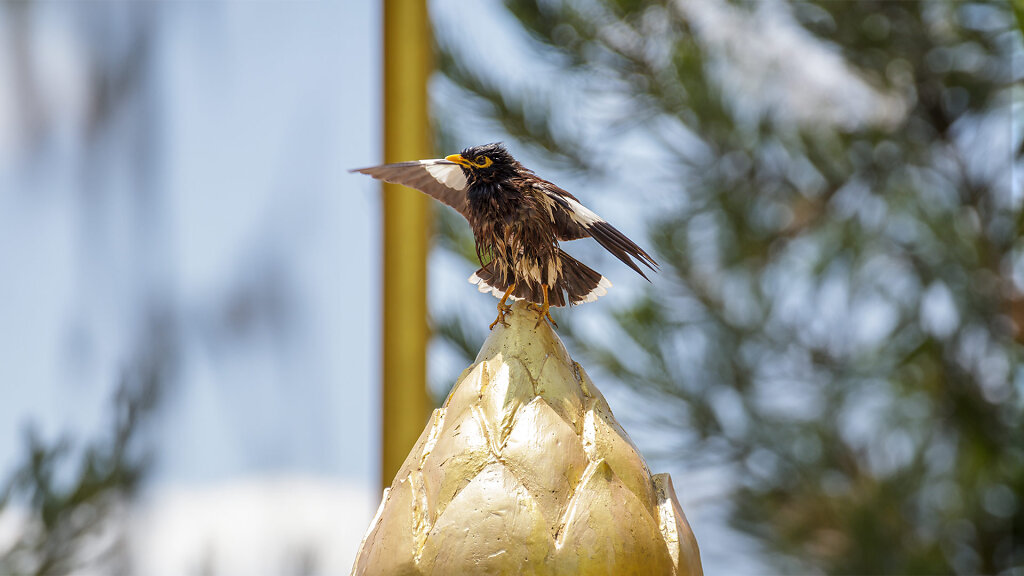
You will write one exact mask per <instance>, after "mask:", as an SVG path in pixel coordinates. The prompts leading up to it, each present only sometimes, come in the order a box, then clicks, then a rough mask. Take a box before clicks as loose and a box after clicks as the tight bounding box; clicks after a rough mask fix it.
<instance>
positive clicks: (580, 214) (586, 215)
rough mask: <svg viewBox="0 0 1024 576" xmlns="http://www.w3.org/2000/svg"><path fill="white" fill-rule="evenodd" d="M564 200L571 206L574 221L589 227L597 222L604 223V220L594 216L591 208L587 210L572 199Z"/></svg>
mask: <svg viewBox="0 0 1024 576" xmlns="http://www.w3.org/2000/svg"><path fill="white" fill-rule="evenodd" d="M562 199H563V200H565V202H566V203H567V204H569V209H570V210H571V214H572V219H573V220H575V221H577V222H579V223H580V224H582V225H584V226H588V227H589V226H590V225H591V224H593V223H595V222H604V218H601V217H600V216H598V215H597V214H594V212H593V211H592V210H591V209H590V208H587V207H586V206H584V205H583V204H580V203H579V202H577V201H575V200H573V199H572V198H562Z"/></svg>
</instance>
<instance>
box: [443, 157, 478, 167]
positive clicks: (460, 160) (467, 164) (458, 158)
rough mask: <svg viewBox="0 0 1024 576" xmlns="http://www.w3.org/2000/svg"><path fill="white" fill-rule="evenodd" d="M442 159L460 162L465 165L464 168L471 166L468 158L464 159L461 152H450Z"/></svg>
mask: <svg viewBox="0 0 1024 576" xmlns="http://www.w3.org/2000/svg"><path fill="white" fill-rule="evenodd" d="M444 159H445V160H447V161H449V162H455V163H456V164H461V165H462V166H465V167H466V168H472V167H473V165H472V164H471V163H470V161H469V160H466V159H465V158H463V157H462V154H452V155H451V156H445V157H444Z"/></svg>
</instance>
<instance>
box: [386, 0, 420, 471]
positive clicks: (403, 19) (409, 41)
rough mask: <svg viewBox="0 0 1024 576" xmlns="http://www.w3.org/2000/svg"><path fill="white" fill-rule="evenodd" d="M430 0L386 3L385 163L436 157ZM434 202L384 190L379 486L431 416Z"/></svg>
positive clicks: (404, 190)
mask: <svg viewBox="0 0 1024 576" xmlns="http://www.w3.org/2000/svg"><path fill="white" fill-rule="evenodd" d="M430 69H431V42H430V20H429V19H428V17H427V5H426V0H384V161H385V162H400V161H404V160H416V159H420V158H430V157H431V156H432V154H431V148H432V146H431V136H430V121H429V118H428V115H427V79H428V76H429V74H430ZM428 201H429V198H427V197H426V195H424V194H422V193H420V192H417V191H414V190H410V189H408V188H403V187H401V186H395V185H392V184H384V198H383V213H384V269H383V271H384V301H383V304H384V311H383V316H384V317H383V336H384V342H383V362H384V366H383V385H382V394H381V403H382V406H383V414H382V420H381V426H382V438H381V445H382V452H383V455H382V462H381V483H382V485H383V486H388V485H390V484H391V480H392V479H393V478H394V476H395V474H396V473H397V472H398V469H399V467H400V466H401V465H402V462H403V461H404V460H405V457H406V456H407V455H408V454H409V450H410V449H411V448H412V447H413V444H415V443H416V439H417V437H418V436H419V434H420V431H421V430H422V429H423V423H424V421H425V420H426V417H427V415H428V414H429V412H430V408H431V406H430V402H429V401H428V398H427V389H426V349H427V320H426V318H427V298H426V289H427V281H426V277H427V240H428V233H429V224H430V221H429V218H430V212H429V208H430V207H429V205H428Z"/></svg>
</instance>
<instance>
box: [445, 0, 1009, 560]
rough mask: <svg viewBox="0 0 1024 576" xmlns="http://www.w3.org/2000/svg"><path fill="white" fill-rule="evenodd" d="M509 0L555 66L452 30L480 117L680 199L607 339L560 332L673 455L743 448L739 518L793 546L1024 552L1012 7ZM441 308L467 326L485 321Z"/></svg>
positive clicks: (556, 161) (732, 510) (735, 494)
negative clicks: (641, 410) (618, 385)
mask: <svg viewBox="0 0 1024 576" xmlns="http://www.w3.org/2000/svg"><path fill="white" fill-rule="evenodd" d="M504 4H505V8H506V9H507V11H508V13H509V14H511V16H512V17H513V18H512V20H513V21H514V22H515V23H516V25H517V26H518V27H519V28H521V30H522V31H525V32H526V34H527V35H528V36H529V38H530V39H531V41H530V42H531V45H532V47H533V48H534V49H536V51H537V52H536V55H537V58H536V60H537V61H538V62H542V63H543V66H544V67H545V70H548V72H545V73H544V74H545V75H544V76H543V77H542V78H540V80H539V81H538V82H537V83H533V84H531V85H530V86H529V88H527V89H524V88H523V86H521V85H517V84H516V83H515V82H511V81H509V80H508V79H507V78H503V77H502V76H501V74H500V72H499V70H498V69H496V68H495V67H492V66H490V65H489V64H490V61H491V60H490V59H489V58H488V57H487V55H486V54H485V55H484V56H485V57H484V58H481V57H479V56H480V52H481V50H480V47H472V46H468V45H466V40H465V39H463V38H460V37H459V36H458V35H456V34H444V28H443V27H441V30H440V32H441V34H440V35H439V36H440V37H439V53H440V58H439V62H440V64H441V70H442V73H443V77H444V79H445V81H446V82H447V83H448V84H449V85H450V86H452V87H455V89H457V90H459V91H460V96H462V97H464V98H462V100H464V101H460V104H459V111H458V113H459V115H460V118H459V119H462V120H464V119H465V118H466V117H467V116H471V117H475V118H478V119H481V120H486V121H494V122H496V123H497V125H499V126H500V127H501V128H502V129H503V131H504V132H506V133H507V134H508V136H509V137H510V139H514V140H515V141H517V144H519V145H520V146H521V147H523V148H525V149H527V150H529V151H531V152H533V153H534V154H535V155H537V156H542V157H543V158H544V159H545V160H547V161H548V163H549V164H548V166H549V167H550V169H549V170H548V171H547V173H546V174H543V172H544V171H543V170H542V175H544V176H546V177H548V178H551V179H553V180H555V181H556V182H558V181H559V178H558V175H557V174H553V173H552V172H554V171H555V170H557V169H558V168H561V169H562V170H563V174H568V173H570V172H572V171H575V172H576V173H577V174H581V173H582V174H584V175H585V177H587V178H590V179H591V181H592V182H594V183H595V184H597V185H601V184H605V185H611V184H621V183H623V182H626V183H628V185H629V189H628V190H624V191H623V194H629V195H631V196H632V195H635V194H637V193H638V192H639V191H643V190H649V191H650V190H654V191H658V194H660V196H659V195H658V194H651V193H650V192H648V193H646V195H644V196H642V197H643V198H644V199H645V201H650V202H653V203H654V205H655V206H654V208H655V209H654V210H648V212H652V213H653V215H651V216H650V217H649V218H648V220H647V222H646V225H647V229H648V233H649V244H651V245H653V246H654V248H655V250H656V253H657V254H656V257H657V258H658V259H659V261H660V262H661V263H662V265H663V268H662V273H661V274H659V275H658V276H657V277H656V278H655V279H654V283H653V285H651V286H649V287H646V288H645V289H644V290H643V291H642V293H641V294H640V296H639V297H638V298H637V299H636V300H635V301H634V302H633V303H632V304H631V305H630V306H629V307H628V308H625V309H619V310H609V306H608V304H605V305H604V310H605V311H606V312H608V313H609V314H610V315H611V316H612V320H614V322H612V323H610V324H609V325H610V326H613V329H612V334H611V336H609V335H607V334H602V335H594V334H592V333H590V332H587V331H582V330H573V329H572V326H571V325H570V327H569V328H568V329H567V330H563V333H562V335H563V336H567V337H568V338H567V340H569V341H570V342H571V344H572V345H573V346H574V347H575V349H576V350H578V351H579V352H578V353H579V354H580V355H582V356H584V357H586V358H589V361H590V362H591V363H594V364H596V365H597V366H600V367H601V368H602V369H603V370H605V371H607V372H608V373H609V374H610V375H612V376H614V377H616V378H618V379H619V380H620V381H622V382H623V383H626V384H630V385H633V386H634V387H635V389H636V392H637V394H639V395H640V396H641V397H643V398H646V399H647V400H648V401H649V402H648V403H647V405H648V406H650V410H651V415H650V420H651V421H652V422H657V423H659V424H658V426H660V431H661V432H662V434H663V437H665V438H673V439H678V440H679V444H678V446H671V447H667V448H668V450H667V452H666V454H665V455H664V457H665V458H677V459H679V460H681V461H686V462H688V463H692V462H695V461H700V462H706V463H708V465H714V466H724V467H725V468H726V469H727V470H729V473H728V477H729V478H730V479H731V481H732V482H733V484H732V488H731V489H730V491H729V492H728V493H727V494H726V495H724V496H723V500H725V501H727V502H728V503H729V513H728V518H729V522H730V524H731V525H732V526H733V527H734V528H735V529H737V530H739V531H740V532H742V533H744V534H746V535H748V536H752V537H753V538H754V539H755V540H756V541H757V542H758V543H759V544H760V545H761V547H762V550H763V552H764V555H765V557H766V559H767V560H768V561H770V562H772V563H773V564H774V565H775V566H776V568H777V569H779V570H783V571H786V572H790V573H792V572H794V571H800V572H804V573H817V572H822V573H828V574H943V573H961V574H978V573H983V574H997V573H1006V572H1008V571H1009V570H1011V568H1012V567H1013V566H1020V565H1021V564H1022V563H1024V503H1022V502H1021V495H1022V494H1024V446H1022V443H1021V441H1020V439H1021V438H1024V430H1022V427H1024V426H1022V423H1024V405H1022V394H1021V386H1022V385H1024V369H1022V367H1021V362H1020V358H1021V352H1022V344H1024V312H1022V310H1024V276H1022V272H1021V270H1022V268H1024V266H1022V265H1024V240H1022V238H1021V231H1022V228H1024V219H1022V218H1024V216H1022V211H1021V205H1020V197H1019V194H1020V189H1019V186H1020V183H1019V182H1017V183H1014V182H1013V181H1012V178H1013V175H1012V174H1013V171H1014V170H1015V169H1016V170H1019V169H1020V167H1021V153H1022V149H1021V129H1022V127H1024V126H1022V123H1021V121H1020V115H1019V109H1020V106H1021V104H1022V101H1021V95H1022V93H1021V92H1020V81H1021V70H1020V67H1019V66H1018V67H1017V68H1016V69H1015V68H1014V63H1013V60H1014V58H1015V57H1016V58H1017V59H1018V63H1019V61H1020V60H1019V58H1020V55H1021V51H1022V48H1021V36H1022V35H1021V30H1022V26H1021V21H1020V20H1019V19H1015V11H1014V9H1013V8H1012V7H1011V5H1010V3H1009V2H1005V1H997V0H992V1H981V2H953V1H934V2H875V1H859V0H850V1H843V2H835V1H828V0H819V1H812V2H789V3H786V2H771V3H758V2H744V1H739V2H728V3H725V2H723V3H708V2H689V1H685V0H679V1H670V0H663V1H640V0H590V1H583V0H506V1H505V3H504ZM565 102H571V103H583V105H581V106H575V107H574V106H573V105H571V104H570V105H565ZM594 102H601V104H598V105H591V104H592V103H594ZM553 111H555V112H554V113H553ZM1015 111H1016V112H1017V113H1016V115H1014V114H1013V113H1014V112H1015ZM439 113H440V118H439V122H438V124H439V125H440V126H444V125H451V124H452V122H451V121H452V120H455V119H454V118H450V117H445V114H446V113H447V114H449V115H450V114H451V112H450V111H448V112H446V111H445V110H444V109H443V107H442V109H441V110H440V112H439ZM627 135H628V140H627V139H626V136H627ZM638 141H639V142H644V143H645V145H647V146H649V148H650V150H651V152H650V153H649V154H648V153H647V152H646V149H643V150H641V153H643V154H645V155H644V156H642V157H641V158H640V159H639V160H634V161H632V163H631V165H630V166H622V165H621V164H615V163H614V160H615V159H616V158H621V157H622V154H621V152H622V147H624V146H630V145H632V144H631V143H636V142H638ZM474 143H476V142H474ZM460 144H469V143H460ZM527 163H528V164H529V163H530V162H527ZM626 170H629V171H630V172H629V173H628V174H627V175H626V176H623V175H622V172H623V171H626ZM563 180H564V178H563ZM563 183H564V182H563ZM610 183H611V184H610ZM1014 186H1017V187H1018V188H1017V190H1016V191H1015V190H1013V187H1014ZM1015 193H1016V195H1017V196H1016V197H1015V196H1014V194H1015ZM447 216H448V215H446V217H445V218H447ZM439 228H440V231H441V233H442V235H443V238H442V242H443V245H444V246H446V247H448V248H449V249H453V250H454V251H455V252H456V253H458V254H461V255H462V256H463V257H465V258H467V259H472V258H473V256H472V250H471V249H470V248H469V244H468V243H469V242H471V238H469V237H468V236H467V235H466V234H465V232H464V231H463V230H462V228H461V227H458V226H454V225H452V224H451V222H450V221H449V220H447V219H442V223H441V225H440V226H439ZM641 243H642V244H643V242H641ZM570 316H571V315H569V314H565V315H563V316H562V317H560V318H559V322H560V323H562V322H563V318H564V319H566V320H569V321H570V322H571V318H570ZM436 325H437V329H438V333H439V334H440V336H441V337H442V338H444V339H447V340H448V341H449V342H450V343H451V344H453V345H454V348H455V349H456V350H462V351H464V352H465V351H467V350H468V351H471V350H473V349H474V348H473V346H469V345H467V342H469V341H477V340H479V339H480V338H479V336H480V334H477V332H479V329H478V328H477V327H470V326H468V325H463V324H461V323H460V322H459V321H457V320H454V319H452V318H440V319H439V320H438V322H437V323H436ZM610 340H611V341H613V343H614V345H609V341H610ZM470 359H471V358H470ZM1014 438H1016V439H1017V440H1013V439H1014ZM1014 527H1016V530H1014ZM697 536H698V538H699V537H700V533H699V530H698V534H697ZM701 544H702V549H703V550H704V551H705V554H707V553H708V552H709V550H710V549H712V548H714V546H715V543H713V542H706V541H703V540H702V541H701ZM712 553H713V552H712Z"/></svg>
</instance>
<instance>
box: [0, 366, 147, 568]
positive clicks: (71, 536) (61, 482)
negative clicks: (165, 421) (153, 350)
mask: <svg viewBox="0 0 1024 576" xmlns="http://www.w3.org/2000/svg"><path fill="white" fill-rule="evenodd" d="M164 369H165V367H164V366H163V364H162V360H160V359H156V360H155V363H150V364H148V365H146V366H143V367H142V368H141V369H140V370H138V371H137V373H135V374H130V375H128V376H127V377H126V378H125V379H124V381H123V382H122V383H121V385H120V387H119V388H118V389H117V392H116V394H115V395H114V399H113V402H112V410H113V414H112V417H111V419H110V425H111V426H110V430H109V432H108V433H107V434H104V435H101V436H99V437H97V438H94V439H92V440H90V441H89V442H88V443H85V444H84V445H78V446H76V444H77V443H76V442H73V441H72V440H70V439H68V438H66V437H65V438H62V439H59V440H57V441H54V442H50V443H47V442H46V441H45V440H43V439H42V438H41V437H40V435H39V434H38V432H37V431H36V430H35V429H34V428H32V427H29V428H28V429H27V431H26V435H25V446H26V454H25V457H24V460H23V462H22V463H21V464H19V465H18V466H17V468H16V469H15V470H14V471H13V473H12V474H11V475H10V477H9V478H8V479H7V480H6V481H5V483H4V484H3V485H2V486H0V515H4V514H5V513H6V514H12V513H13V514H15V515H16V517H17V518H18V519H19V522H21V523H22V525H21V526H20V530H19V534H18V537H17V539H16V540H15V541H14V542H13V543H12V544H11V545H10V546H9V547H8V548H7V549H2V548H0V574H11V575H16V574H26V575H28V574H34V575H40V576H42V575H49V574H69V573H72V572H75V571H76V570H78V569H81V568H85V567H90V568H97V567H105V568H106V569H111V570H114V571H115V572H116V571H117V569H118V567H120V569H122V570H123V569H124V564H123V562H124V560H125V559H124V557H123V556H122V555H121V554H120V552H121V544H122V542H121V539H122V538H123V536H124V534H123V533H122V531H123V529H124V526H123V525H121V524H120V523H119V521H120V520H123V518H124V513H125V511H126V509H125V505H126V504H127V503H128V501H129V499H130V498H131V497H132V496H133V495H134V494H135V492H136V491H137V489H138V488H139V486H140V482H141V481H142V479H143V478H144V476H145V473H146V470H147V468H148V460H149V459H148V456H147V455H146V453H145V451H144V450H143V449H142V448H141V446H140V442H141V440H140V436H142V431H143V427H144V423H145V421H146V418H147V416H148V415H149V414H150V413H151V412H152V410H153V408H154V406H155V404H156V401H157V398H158V393H159V391H160V387H161V384H162V382H163V380H164V378H165V377H166V374H165V373H164Z"/></svg>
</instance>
